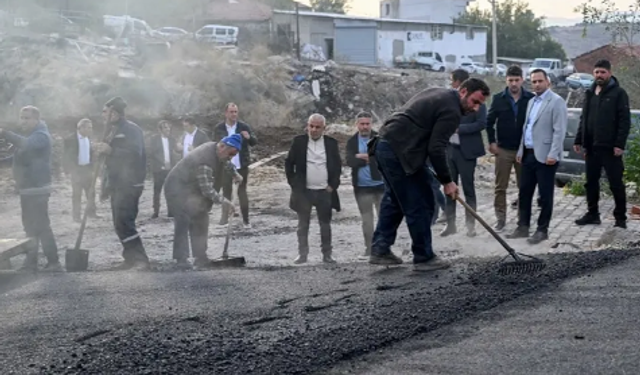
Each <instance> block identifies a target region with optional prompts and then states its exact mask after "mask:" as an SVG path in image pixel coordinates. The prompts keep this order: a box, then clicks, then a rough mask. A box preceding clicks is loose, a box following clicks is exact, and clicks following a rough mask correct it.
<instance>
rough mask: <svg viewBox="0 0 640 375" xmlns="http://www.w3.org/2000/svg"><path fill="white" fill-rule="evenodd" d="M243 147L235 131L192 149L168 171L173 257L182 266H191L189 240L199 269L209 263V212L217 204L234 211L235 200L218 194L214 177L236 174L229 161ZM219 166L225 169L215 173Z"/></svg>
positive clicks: (167, 191)
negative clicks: (232, 201)
mask: <svg viewBox="0 0 640 375" xmlns="http://www.w3.org/2000/svg"><path fill="white" fill-rule="evenodd" d="M241 149H242V137H241V136H240V135H239V134H233V135H230V136H228V137H225V138H223V139H222V140H221V141H220V142H217V143H216V142H207V143H205V144H203V145H201V146H200V147H198V148H196V149H194V150H193V151H191V152H190V153H189V154H188V155H187V156H186V157H185V158H184V159H182V160H180V162H178V164H176V166H175V167H173V169H172V170H171V172H169V175H168V176H167V179H166V180H165V183H164V193H165V197H166V199H167V206H168V209H169V210H170V211H171V212H172V213H173V215H174V238H173V258H174V259H175V260H176V262H177V265H178V267H179V268H191V264H190V263H189V260H188V258H189V240H191V254H192V256H193V258H194V266H195V267H196V268H206V267H208V265H209V264H210V261H209V258H208V257H207V239H208V237H209V211H211V207H212V206H213V204H214V203H222V204H223V206H224V207H226V208H227V209H228V210H229V212H230V213H231V214H233V213H234V212H235V209H234V207H233V203H231V201H229V200H228V199H226V198H224V197H222V196H221V195H219V194H218V193H217V192H216V190H215V187H214V176H220V175H222V174H224V173H228V174H229V175H230V176H235V180H236V183H238V182H240V181H241V179H242V178H241V177H240V175H239V174H237V173H236V171H235V167H234V166H233V164H232V163H230V160H231V159H232V158H233V157H234V156H236V155H237V154H238V152H240V150H241ZM220 168H222V169H224V170H225V171H224V172H223V173H222V174H216V173H215V172H216V170H220Z"/></svg>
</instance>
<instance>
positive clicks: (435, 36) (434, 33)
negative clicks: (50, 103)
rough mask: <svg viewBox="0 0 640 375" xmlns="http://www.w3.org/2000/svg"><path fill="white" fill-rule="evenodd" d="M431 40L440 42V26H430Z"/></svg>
mask: <svg viewBox="0 0 640 375" xmlns="http://www.w3.org/2000/svg"><path fill="white" fill-rule="evenodd" d="M431 40H442V26H440V25H432V26H431Z"/></svg>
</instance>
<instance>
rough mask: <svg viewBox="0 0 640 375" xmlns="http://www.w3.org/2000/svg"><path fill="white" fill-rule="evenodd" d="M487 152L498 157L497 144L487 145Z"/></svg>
mask: <svg viewBox="0 0 640 375" xmlns="http://www.w3.org/2000/svg"><path fill="white" fill-rule="evenodd" d="M489 152H490V153H492V154H494V155H498V144H497V143H491V144H489Z"/></svg>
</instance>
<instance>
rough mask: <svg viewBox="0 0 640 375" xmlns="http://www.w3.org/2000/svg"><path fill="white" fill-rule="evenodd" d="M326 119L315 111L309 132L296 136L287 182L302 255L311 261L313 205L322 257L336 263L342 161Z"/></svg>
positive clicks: (300, 259)
mask: <svg viewBox="0 0 640 375" xmlns="http://www.w3.org/2000/svg"><path fill="white" fill-rule="evenodd" d="M325 127H326V120H325V118H324V116H322V115H321V114H318V113H315V114H313V115H311V117H309V121H308V122H307V134H304V135H299V136H297V137H295V138H294V139H293V143H292V144H291V148H290V149H289V154H288V155H287V159H286V160H285V171H286V174H287V182H288V183H289V186H291V199H290V202H289V207H290V208H291V209H292V210H294V211H295V212H296V213H297V214H298V257H297V258H296V260H295V263H296V264H302V263H306V262H307V257H308V255H309V223H310V221H311V209H312V208H313V207H315V208H316V212H317V214H318V221H319V223H320V238H321V248H322V255H323V257H322V261H323V262H324V263H335V262H336V261H335V260H334V259H333V257H332V256H331V255H332V250H333V248H332V245H331V216H332V210H334V209H335V210H336V211H340V199H339V197H338V187H339V186H340V174H341V173H342V161H341V160H340V150H339V149H338V141H337V140H335V139H334V138H331V137H329V136H326V135H324V130H325Z"/></svg>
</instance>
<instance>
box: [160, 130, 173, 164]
mask: <svg viewBox="0 0 640 375" xmlns="http://www.w3.org/2000/svg"><path fill="white" fill-rule="evenodd" d="M161 139H162V151H163V153H164V168H165V169H171V150H170V149H169V139H168V138H167V137H161Z"/></svg>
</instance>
